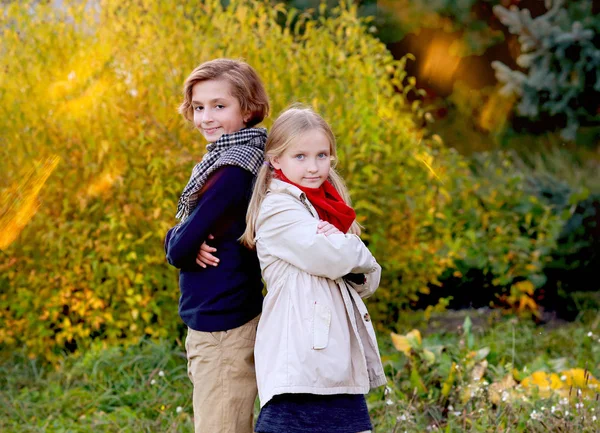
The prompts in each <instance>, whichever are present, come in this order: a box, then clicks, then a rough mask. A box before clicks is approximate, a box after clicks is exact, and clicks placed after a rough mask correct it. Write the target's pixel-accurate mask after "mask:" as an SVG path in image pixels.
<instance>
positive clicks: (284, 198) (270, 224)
mask: <svg viewBox="0 0 600 433" xmlns="http://www.w3.org/2000/svg"><path fill="white" fill-rule="evenodd" d="M274 195H275V194H274ZM276 195H277V196H278V197H277V198H274V197H269V196H267V198H266V199H265V201H264V202H263V207H262V209H261V215H260V217H259V225H260V227H259V228H258V230H257V242H260V245H262V246H263V247H264V248H265V249H266V251H267V252H268V253H269V254H270V255H272V256H274V257H277V258H279V259H281V260H284V261H286V262H288V263H290V264H292V265H294V266H295V267H297V268H299V269H302V270H303V271H305V272H308V273H310V274H313V275H316V276H319V277H325V278H329V279H332V280H335V279H338V278H341V277H343V276H344V275H346V274H349V273H364V274H368V273H371V272H373V271H375V270H376V268H377V266H378V265H377V261H376V260H375V258H374V257H373V255H372V254H371V252H370V251H369V250H368V248H367V247H366V246H365V244H363V242H362V240H361V239H360V238H359V237H358V236H356V235H347V234H333V235H329V236H325V235H323V234H317V224H318V220H317V219H315V218H313V217H312V216H311V215H310V214H309V213H308V212H307V211H306V209H305V208H304V207H303V206H302V204H301V203H300V202H299V201H298V200H297V199H296V198H294V197H292V196H289V195H286V194H276ZM275 201H277V202H276V203H274V202H275ZM257 248H258V244H257Z"/></svg>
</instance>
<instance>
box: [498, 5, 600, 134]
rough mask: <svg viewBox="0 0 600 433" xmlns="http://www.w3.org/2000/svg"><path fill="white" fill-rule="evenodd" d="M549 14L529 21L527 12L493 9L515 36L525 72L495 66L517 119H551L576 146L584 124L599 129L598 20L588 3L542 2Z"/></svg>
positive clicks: (503, 66) (599, 67)
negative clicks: (511, 96) (512, 97)
mask: <svg viewBox="0 0 600 433" xmlns="http://www.w3.org/2000/svg"><path fill="white" fill-rule="evenodd" d="M545 4H546V7H547V9H548V11H547V12H546V13H545V14H542V15H540V16H538V17H536V18H532V17H531V14H530V12H529V10H528V9H519V8H518V7H516V6H511V8H510V9H506V8H504V7H502V6H500V5H496V6H494V12H495V14H496V15H497V16H498V17H499V18H500V21H502V23H503V24H505V25H506V26H507V27H508V29H509V31H510V32H511V33H513V34H517V35H519V42H520V44H521V51H522V53H521V55H520V56H519V57H518V59H517V63H518V65H519V66H521V67H522V68H524V69H525V72H521V71H515V70H512V69H510V68H509V67H508V66H506V65H504V64H503V63H501V62H498V61H496V62H493V63H492V66H493V67H494V68H495V70H496V76H497V78H498V80H499V81H501V82H503V83H504V87H503V89H502V91H503V92H504V94H515V95H517V96H518V97H519V99H520V100H519V103H518V106H517V110H518V112H519V114H521V115H523V116H525V117H528V118H531V119H540V118H542V117H545V118H551V119H553V121H552V122H549V125H551V128H555V127H556V126H557V125H561V126H560V127H561V128H562V131H561V135H562V137H563V138H564V139H567V140H574V139H575V137H576V134H577V130H578V129H579V127H580V125H582V124H587V125H589V124H592V125H599V124H600V114H599V109H600V105H599V104H598V101H599V100H600V72H599V71H600V48H599V46H600V15H598V14H593V13H592V7H593V5H592V1H591V0H581V1H577V2H568V4H567V3H566V2H565V1H564V0H546V2H545Z"/></svg>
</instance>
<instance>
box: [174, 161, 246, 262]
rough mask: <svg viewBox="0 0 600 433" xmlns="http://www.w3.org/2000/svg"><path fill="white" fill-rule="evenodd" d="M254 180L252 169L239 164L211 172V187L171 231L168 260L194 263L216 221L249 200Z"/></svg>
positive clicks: (209, 182)
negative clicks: (246, 168)
mask: <svg viewBox="0 0 600 433" xmlns="http://www.w3.org/2000/svg"><path fill="white" fill-rule="evenodd" d="M253 180H254V176H253V175H252V173H250V172H249V171H247V170H245V169H243V168H241V167H237V166H229V165H228V166H224V167H222V168H219V169H218V170H217V171H215V172H214V173H213V174H211V176H210V177H209V180H208V182H207V184H208V187H207V188H206V190H205V191H204V192H203V194H202V195H201V197H200V200H199V202H198V204H197V206H196V208H195V209H194V210H193V211H192V213H191V214H190V216H189V217H188V218H187V219H186V220H185V221H184V222H183V223H181V224H180V225H178V226H175V227H173V228H172V229H170V230H169V231H168V233H167V236H166V239H165V252H166V255H167V261H168V262H169V263H170V264H171V265H173V266H175V267H176V268H180V269H181V268H182V267H185V266H190V265H193V264H194V263H195V262H196V256H197V254H198V251H199V250H200V246H201V245H202V243H203V242H205V241H206V239H207V238H208V235H209V234H210V233H211V229H212V227H213V226H214V225H215V223H216V222H217V221H219V220H220V219H222V218H223V217H225V216H226V215H227V214H228V213H229V212H232V211H234V210H236V208H237V209H239V207H240V204H242V203H243V202H246V201H247V200H248V197H249V195H250V193H251V191H252V182H253Z"/></svg>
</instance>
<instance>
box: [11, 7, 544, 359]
mask: <svg viewBox="0 0 600 433" xmlns="http://www.w3.org/2000/svg"><path fill="white" fill-rule="evenodd" d="M292 22H293V23H294V24H293V25H292V24H291V23H292ZM281 23H283V24H281ZM286 23H287V24H286ZM363 24H364V23H363V21H362V20H361V19H359V18H357V11H356V8H355V7H354V6H352V5H350V6H342V7H340V8H337V9H335V10H332V11H329V12H328V14H327V16H326V17H325V15H323V16H320V17H319V18H316V19H312V18H309V17H308V16H304V15H298V13H297V12H295V11H286V10H285V9H284V8H283V7H282V6H276V7H274V6H271V5H269V4H268V3H266V2H262V1H246V0H236V1H232V2H231V3H230V4H229V6H227V7H226V8H223V7H222V6H221V3H220V2H219V1H218V0H207V1H205V2H203V3H201V4H190V3H186V2H181V3H177V4H174V3H173V2H171V1H166V0H144V1H127V2H122V1H113V0H106V1H104V2H101V3H100V4H99V6H98V7H97V8H89V7H87V3H86V2H73V3H69V4H68V5H64V7H61V8H56V7H53V6H51V5H48V4H44V3H40V2H32V3H27V4H20V3H17V2H13V3H11V4H10V5H9V6H7V7H6V8H5V12H4V14H3V15H2V16H1V17H0V26H1V28H2V29H3V31H2V33H1V39H0V47H1V48H0V59H1V61H2V65H3V68H2V69H1V70H0V74H2V79H1V80H0V83H1V84H0V95H1V96H2V100H3V101H4V104H3V110H4V113H3V114H4V115H3V116H0V130H2V131H3V134H2V136H1V137H0V144H1V145H0V152H1V153H0V156H1V159H0V171H1V172H2V173H3V174H4V176H3V177H2V178H1V179H0V191H1V192H2V195H1V197H2V202H1V203H0V212H1V213H0V222H1V224H0V225H1V226H2V227H6V228H7V229H6V230H3V232H2V237H0V240H1V241H2V243H1V245H2V249H3V252H2V253H0V254H2V257H3V260H0V263H2V264H0V284H1V286H0V345H1V346H2V348H4V349H10V348H13V347H15V346H25V347H26V349H27V352H28V353H29V355H30V356H32V357H36V356H43V357H45V358H47V359H49V360H57V359H59V356H60V352H61V351H62V350H64V349H65V348H66V349H68V350H77V349H85V348H87V347H89V346H90V344H91V341H92V339H97V340H105V341H107V342H109V343H114V342H117V341H119V342H123V343H130V342H134V341H137V340H138V339H139V337H140V336H144V335H147V336H150V337H153V338H162V337H169V336H176V335H181V333H182V331H183V327H182V326H181V322H180V320H179V318H178V317H177V297H178V288H177V271H176V270H174V269H172V268H170V267H169V266H168V265H167V264H166V262H165V259H164V252H163V237H164V234H165V233H166V231H167V229H168V228H169V227H170V226H171V225H173V224H174V223H175V219H174V214H175V208H176V201H177V198H178V194H179V192H180V191H181V189H182V187H183V185H184V184H185V182H186V181H187V179H188V176H189V173H190V170H191V168H192V167H193V165H194V164H195V162H196V161H198V160H199V159H200V157H201V155H202V153H203V150H204V146H203V143H202V142H201V140H200V137H199V135H198V133H197V132H195V131H194V130H193V129H192V128H191V127H190V126H189V125H186V124H185V123H184V122H183V120H182V119H181V118H180V116H179V115H178V114H177V112H176V109H177V107H178V104H179V102H180V92H181V85H182V83H183V80H184V79H185V77H186V76H187V74H188V73H189V72H190V71H191V70H192V69H193V68H194V67H195V66H196V65H197V64H199V63H201V62H203V61H206V60H209V59H212V58H215V57H234V58H238V57H242V58H244V59H245V60H246V61H248V63H250V64H251V65H253V66H254V67H255V68H256V69H257V71H258V72H259V74H260V75H261V76H262V77H263V79H264V81H265V83H266V86H267V90H268V93H269V95H270V97H271V102H272V106H273V113H274V114H277V113H279V112H280V111H281V110H282V109H283V108H285V107H286V106H287V105H289V104H290V103H292V102H294V101H298V100H299V101H302V102H306V103H309V104H311V105H313V106H314V107H315V108H316V109H317V110H318V111H319V112H321V113H322V114H323V115H324V116H325V118H326V119H327V120H328V121H329V122H330V123H331V124H332V126H333V129H334V131H335V133H336V135H337V138H338V143H339V154H340V160H341V162H340V169H341V171H342V173H343V174H344V177H345V178H346V180H347V182H348V184H349V186H350V189H351V193H352V195H353V198H354V204H355V207H356V210H357V213H358V215H359V218H360V222H361V223H363V224H364V225H365V227H366V231H365V234H364V239H365V240H366V241H367V242H368V243H369V246H370V248H371V249H372V251H373V252H374V253H375V255H376V257H378V259H379V260H380V262H381V263H382V265H383V268H384V276H383V280H382V287H381V289H380V290H379V292H378V294H377V296H376V297H375V298H374V300H373V301H371V302H372V303H371V306H372V309H373V311H374V313H375V314H376V315H378V319H379V320H381V321H388V322H389V321H392V322H393V321H395V320H396V318H397V317H398V314H399V311H400V308H402V307H403V306H406V305H408V303H409V302H414V301H415V300H416V299H418V296H419V294H420V293H424V292H427V291H428V290H429V289H428V287H429V286H430V285H431V284H438V283H439V281H438V277H439V276H440V275H442V274H443V273H444V272H445V271H446V270H447V269H454V268H455V264H454V261H455V260H456V259H458V260H464V259H465V257H472V258H476V257H477V255H482V256H486V255H489V254H488V252H487V251H488V247H489V249H490V250H491V251H492V253H490V254H491V257H492V258H493V259H490V261H489V264H487V265H486V266H488V267H490V268H493V271H494V273H495V275H496V276H497V278H498V279H499V281H500V283H502V284H510V283H512V282H513V281H518V280H519V279H522V280H525V279H531V280H535V278H536V277H537V275H538V273H539V269H538V262H540V261H541V254H542V253H543V251H544V250H543V249H544V248H546V243H547V242H549V240H550V239H552V236H553V231H552V227H553V224H552V218H551V216H550V215H548V214H547V212H546V210H545V209H544V208H543V206H541V205H540V204H539V203H537V202H535V201H528V200H529V199H527V198H526V196H525V194H524V193H523V191H522V180H521V179H520V178H518V177H516V176H512V177H511V176H509V177H508V182H509V185H508V186H507V187H505V188H504V189H503V190H502V191H501V192H500V193H497V192H495V191H494V188H495V184H492V183H491V182H490V181H489V180H488V179H485V178H482V179H481V180H480V179H479V178H478V177H477V176H475V175H474V174H473V172H472V171H471V169H470V168H469V167H468V165H467V163H466V161H465V160H463V159H462V158H461V157H460V156H459V155H457V154H456V153H454V152H452V151H449V150H447V149H445V148H444V147H443V146H442V145H441V144H440V143H439V140H435V139H430V140H422V136H423V134H424V132H423V131H420V130H419V129H418V128H417V127H416V126H415V123H414V121H413V118H414V114H415V113H416V114H422V111H421V109H420V107H419V104H418V103H415V104H412V106H411V105H410V104H409V103H408V102H407V99H406V94H407V93H408V92H409V91H411V90H412V89H413V87H412V86H414V80H412V79H410V78H407V77H406V73H405V72H404V62H405V61H406V59H403V60H401V61H396V60H394V59H393V58H392V56H391V54H390V53H389V52H388V51H387V50H386V49H385V47H384V45H383V44H382V43H381V42H379V41H378V40H377V39H375V38H374V37H373V36H371V35H370V33H369V32H368V30H367V28H366V26H365V25H363ZM25 35H27V36H25ZM25 37H26V38H27V43H26V44H24V43H22V42H23V40H24V38H25ZM290 58H292V59H293V61H290ZM271 121H272V119H270V120H268V121H267V122H266V126H269V125H270V124H271ZM57 158H58V159H57ZM56 161H59V162H58V165H56ZM500 175H501V174H499V176H500ZM499 183H502V182H499ZM515 193H516V194H517V196H516V198H513V196H512V194H515ZM531 200H534V199H531ZM38 202H39V203H40V204H39V207H38ZM515 202H519V203H522V204H523V205H524V206H525V208H524V209H521V210H519V211H518V212H517V213H514V212H513V211H512V210H511V205H512V204H513V203H515ZM515 222H518V223H519V224H521V225H523V224H524V226H525V227H527V228H528V230H529V231H526V232H521V231H520V230H519V229H515V228H514V227H513V224H514V223H515ZM23 227H24V228H23ZM533 232H535V233H536V236H537V240H533V241H531V240H530V239H529V236H530V234H531V233H533ZM7 233H8V235H9V236H6V234H7ZM488 240H489V241H490V242H491V244H490V245H489V246H488V245H486V243H485V242H487V241H488ZM506 245H509V246H508V247H507V246H506ZM531 263H533V268H531ZM503 272H507V274H506V275H504V274H503ZM534 283H535V281H534ZM536 284H537V283H536ZM517 292H518V290H517ZM515 305H516V303H515Z"/></svg>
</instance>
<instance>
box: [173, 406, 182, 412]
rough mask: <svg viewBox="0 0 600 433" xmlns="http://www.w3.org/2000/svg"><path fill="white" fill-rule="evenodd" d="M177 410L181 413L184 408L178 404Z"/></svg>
mask: <svg viewBox="0 0 600 433" xmlns="http://www.w3.org/2000/svg"><path fill="white" fill-rule="evenodd" d="M175 412H177V413H181V412H183V408H182V407H181V406H177V409H175Z"/></svg>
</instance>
